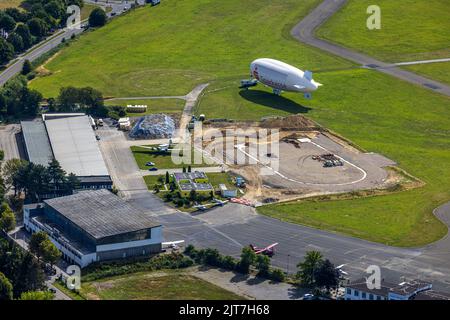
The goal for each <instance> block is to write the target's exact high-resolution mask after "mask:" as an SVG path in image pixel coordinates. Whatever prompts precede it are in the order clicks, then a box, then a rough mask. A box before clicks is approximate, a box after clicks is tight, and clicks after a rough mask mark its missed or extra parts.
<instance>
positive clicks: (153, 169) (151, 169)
mask: <svg viewBox="0 0 450 320" xmlns="http://www.w3.org/2000/svg"><path fill="white" fill-rule="evenodd" d="M148 171H158V168H157V167H153V168H150V169H148Z"/></svg>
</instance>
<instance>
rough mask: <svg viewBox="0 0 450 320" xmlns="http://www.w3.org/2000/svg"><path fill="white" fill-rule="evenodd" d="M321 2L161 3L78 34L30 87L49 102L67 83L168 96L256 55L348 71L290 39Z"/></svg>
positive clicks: (230, 74)
mask: <svg viewBox="0 0 450 320" xmlns="http://www.w3.org/2000/svg"><path fill="white" fill-rule="evenodd" d="M319 3H320V0H303V1H298V0H249V1H240V0H230V1H221V0H196V1H181V0H166V1H164V3H161V5H159V6H156V7H150V6H146V7H143V8H139V9H137V10H135V11H134V12H129V13H127V14H125V15H124V16H122V17H119V18H117V19H113V20H112V21H110V22H109V23H108V25H107V26H105V27H103V28H100V29H98V30H96V31H93V32H90V33H89V34H86V35H84V36H82V37H81V38H80V39H78V40H77V41H75V42H74V43H72V45H71V46H70V47H69V48H66V49H63V51H62V52H61V53H60V54H59V55H58V56H57V57H56V58H55V59H53V60H51V62H49V63H48V64H47V65H46V68H47V69H48V70H50V71H51V72H53V74H52V75H50V76H46V77H42V78H38V79H35V80H33V81H32V82H31V87H32V88H34V89H38V90H39V91H41V92H42V93H43V94H44V96H46V97H51V96H53V97H54V96H57V95H58V92H59V88H60V87H64V86H69V85H72V86H78V87H83V86H92V87H95V88H97V89H99V90H100V91H102V92H103V94H104V96H108V97H140V96H160V95H170V96H173V95H185V94H187V93H188V92H190V91H191V90H192V89H193V88H194V87H195V86H196V85H197V84H200V83H206V82H210V81H214V80H219V79H220V80H221V81H222V80H223V81H225V80H226V79H229V78H232V79H241V78H245V77H248V76H249V65H250V62H251V61H252V60H254V59H256V58H260V57H273V58H277V59H280V60H284V61H286V62H288V63H292V64H294V65H298V66H301V67H304V68H309V69H311V68H317V67H323V68H334V67H347V66H349V65H350V63H348V62H346V61H344V60H342V59H340V58H337V57H332V56H330V55H328V54H325V53H320V52H318V51H317V50H315V49H313V48H310V47H307V46H303V45H301V44H300V43H298V42H297V41H296V40H294V39H292V38H291V37H290V35H289V31H290V29H291V26H292V25H294V24H295V23H296V22H298V21H299V20H300V19H301V17H303V16H304V15H306V14H307V13H308V12H309V11H310V10H311V9H312V8H314V7H315V6H316V5H317V4H319ZM174 12H176V14H174ZM274 12H276V14H274ZM275 44H276V45H275Z"/></svg>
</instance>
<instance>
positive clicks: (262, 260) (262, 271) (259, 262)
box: [255, 254, 270, 277]
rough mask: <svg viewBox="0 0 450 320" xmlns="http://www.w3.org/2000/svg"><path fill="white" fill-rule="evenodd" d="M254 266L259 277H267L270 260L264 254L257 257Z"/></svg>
mask: <svg viewBox="0 0 450 320" xmlns="http://www.w3.org/2000/svg"><path fill="white" fill-rule="evenodd" d="M255 266H256V269H258V275H259V276H261V277H266V276H267V275H269V269H270V258H269V257H268V256H266V255H264V254H259V255H257V256H256V261H255Z"/></svg>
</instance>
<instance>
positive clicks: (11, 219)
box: [0, 206, 16, 232]
mask: <svg viewBox="0 0 450 320" xmlns="http://www.w3.org/2000/svg"><path fill="white" fill-rule="evenodd" d="M15 227H16V216H15V215H14V212H13V211H12V210H11V208H10V207H9V206H8V207H7V208H6V209H5V210H4V211H3V212H2V214H1V215H0V229H1V230H3V231H5V232H9V231H12V230H14V228H15Z"/></svg>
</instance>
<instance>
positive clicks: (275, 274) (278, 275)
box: [267, 268, 286, 282]
mask: <svg viewBox="0 0 450 320" xmlns="http://www.w3.org/2000/svg"><path fill="white" fill-rule="evenodd" d="M267 278H268V279H270V280H273V281H277V282H283V281H284V280H286V274H285V273H284V272H283V271H282V270H281V269H277V268H274V269H271V270H270V271H269V274H268V275H267Z"/></svg>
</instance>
